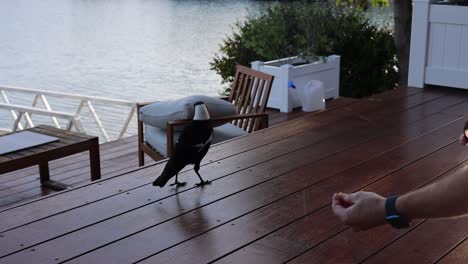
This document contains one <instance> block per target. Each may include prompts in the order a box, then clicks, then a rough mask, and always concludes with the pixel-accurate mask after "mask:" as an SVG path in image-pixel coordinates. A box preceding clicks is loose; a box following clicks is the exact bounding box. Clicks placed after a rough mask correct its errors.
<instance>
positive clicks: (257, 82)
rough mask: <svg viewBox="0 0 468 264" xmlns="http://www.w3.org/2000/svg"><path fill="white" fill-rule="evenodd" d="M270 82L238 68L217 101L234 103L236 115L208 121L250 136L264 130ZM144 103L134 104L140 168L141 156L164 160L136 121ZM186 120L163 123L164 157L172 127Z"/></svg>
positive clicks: (269, 78)
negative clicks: (228, 88) (226, 92)
mask: <svg viewBox="0 0 468 264" xmlns="http://www.w3.org/2000/svg"><path fill="white" fill-rule="evenodd" d="M272 83H273V76H271V75H268V74H266V73H262V72H259V71H256V70H253V69H250V68H248V67H245V66H241V65H238V66H237V70H236V74H235V77H234V82H233V84H232V87H231V94H230V96H229V97H225V98H221V99H223V100H227V101H229V102H231V103H232V104H234V105H235V107H236V110H237V114H236V115H233V116H224V117H220V118H212V121H214V122H229V124H230V125H229V126H231V127H233V126H236V127H237V128H240V129H242V130H243V131H245V132H244V133H251V132H253V131H257V130H260V129H263V128H266V127H268V114H266V113H265V109H266V105H267V102H268V98H269V95H270V90H271V86H272ZM147 104H149V103H139V104H137V113H138V164H139V166H143V165H144V154H145V153H146V154H147V155H148V156H150V157H151V158H152V159H154V160H161V159H163V158H164V156H163V155H162V154H161V153H160V151H158V150H157V149H155V148H154V147H152V145H151V144H150V143H149V142H147V140H146V137H145V134H144V133H145V127H144V126H145V125H144V124H143V122H142V121H141V119H140V108H141V107H143V106H145V105H147ZM190 121H191V120H174V121H169V122H168V123H167V129H166V136H167V142H166V143H167V152H166V153H167V157H170V156H171V154H172V151H173V146H174V131H175V130H174V129H175V127H176V126H183V125H186V124H188V123H189V122H190ZM222 127H224V126H222ZM237 128H236V129H237ZM217 129H218V128H215V130H214V134H215V138H216V133H217ZM224 140H226V139H224ZM214 141H215V140H214ZM218 142H219V141H218ZM213 143H217V142H213Z"/></svg>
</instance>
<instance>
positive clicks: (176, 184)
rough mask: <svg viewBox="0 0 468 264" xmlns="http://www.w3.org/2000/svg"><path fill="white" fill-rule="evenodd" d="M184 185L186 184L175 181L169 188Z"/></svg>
mask: <svg viewBox="0 0 468 264" xmlns="http://www.w3.org/2000/svg"><path fill="white" fill-rule="evenodd" d="M186 184H187V182H179V181H176V182H174V183H172V184H169V186H174V185H175V187H176V188H179V187H182V186H185V185H186Z"/></svg>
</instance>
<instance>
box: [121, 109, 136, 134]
mask: <svg viewBox="0 0 468 264" xmlns="http://www.w3.org/2000/svg"><path fill="white" fill-rule="evenodd" d="M135 108H136V106H135V105H134V106H132V109H130V113H129V114H128V116H127V119H126V120H125V123H124V126H123V127H122V130H121V131H120V134H119V138H118V139H121V138H123V136H124V135H125V132H127V129H128V125H129V124H130V121H132V117H133V115H134V114H135Z"/></svg>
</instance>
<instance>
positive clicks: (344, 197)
mask: <svg viewBox="0 0 468 264" xmlns="http://www.w3.org/2000/svg"><path fill="white" fill-rule="evenodd" d="M354 198H355V197H354V195H353V194H347V193H343V194H341V201H342V202H345V203H347V204H354V201H355V199H354Z"/></svg>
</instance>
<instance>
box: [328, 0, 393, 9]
mask: <svg viewBox="0 0 468 264" xmlns="http://www.w3.org/2000/svg"><path fill="white" fill-rule="evenodd" d="M335 2H336V4H337V5H338V6H345V7H349V6H354V7H356V8H358V9H363V10H367V9H368V8H369V7H371V6H378V7H384V6H390V2H389V0H336V1H335Z"/></svg>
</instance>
